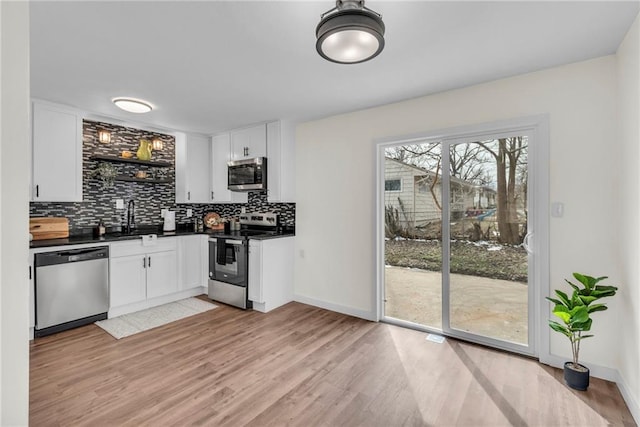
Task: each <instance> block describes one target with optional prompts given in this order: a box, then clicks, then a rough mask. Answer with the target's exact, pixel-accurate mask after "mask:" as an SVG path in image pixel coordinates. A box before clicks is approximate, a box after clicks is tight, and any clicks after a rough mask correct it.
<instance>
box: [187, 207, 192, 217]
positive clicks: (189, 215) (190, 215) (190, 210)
mask: <svg viewBox="0 0 640 427" xmlns="http://www.w3.org/2000/svg"><path fill="white" fill-rule="evenodd" d="M192 216H193V209H191V208H189V209H187V218H191V217H192Z"/></svg>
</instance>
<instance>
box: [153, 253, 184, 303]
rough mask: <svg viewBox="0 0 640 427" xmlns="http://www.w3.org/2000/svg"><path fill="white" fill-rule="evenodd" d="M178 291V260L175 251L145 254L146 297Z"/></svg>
mask: <svg viewBox="0 0 640 427" xmlns="http://www.w3.org/2000/svg"><path fill="white" fill-rule="evenodd" d="M174 292H178V260H177V254H176V251H165V252H156V253H153V254H149V255H147V298H155V297H159V296H162V295H168V294H172V293H174Z"/></svg>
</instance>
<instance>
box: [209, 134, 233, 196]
mask: <svg viewBox="0 0 640 427" xmlns="http://www.w3.org/2000/svg"><path fill="white" fill-rule="evenodd" d="M230 141H231V137H230V135H229V134H228V133H223V134H220V135H214V136H213V137H212V138H211V168H212V174H211V201H212V202H213V203H222V202H230V201H231V191H229V189H228V188H227V186H228V185H227V183H228V177H227V162H228V161H229V160H231V146H230V144H231V142H230Z"/></svg>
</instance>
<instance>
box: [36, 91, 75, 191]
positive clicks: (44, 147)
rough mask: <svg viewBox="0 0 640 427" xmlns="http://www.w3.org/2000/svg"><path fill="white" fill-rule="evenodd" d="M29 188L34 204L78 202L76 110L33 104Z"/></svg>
mask: <svg viewBox="0 0 640 427" xmlns="http://www.w3.org/2000/svg"><path fill="white" fill-rule="evenodd" d="M32 132H33V133H32V148H33V150H32V160H33V163H32V189H31V200H32V201H36V202H81V201H82V116H81V115H80V113H79V112H78V111H75V110H73V109H70V108H68V107H64V106H60V105H56V104H51V103H48V102H41V101H34V102H33V116H32Z"/></svg>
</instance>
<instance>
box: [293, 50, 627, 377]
mask: <svg viewBox="0 0 640 427" xmlns="http://www.w3.org/2000/svg"><path fill="white" fill-rule="evenodd" d="M372 90H373V88H372ZM544 113H548V114H549V118H550V159H551V160H550V170H549V174H550V181H551V188H550V200H551V201H561V202H563V203H564V204H565V215H564V217H563V218H552V219H551V222H550V245H551V247H550V260H551V261H550V275H551V277H550V284H551V287H552V288H553V287H563V286H566V285H565V284H564V281H563V279H564V278H565V277H570V274H571V273H572V272H574V271H579V272H583V273H586V274H590V275H598V276H599V275H609V276H610V277H611V279H612V280H611V282H612V283H615V282H619V275H618V274H617V271H616V270H617V261H616V257H615V254H616V248H617V242H616V239H615V231H612V230H615V229H616V228H615V227H614V223H615V221H616V207H617V206H618V205H619V200H617V197H616V196H617V192H616V191H615V190H616V187H615V186H616V184H617V183H618V179H617V176H618V173H619V172H618V170H619V165H618V161H619V158H620V157H619V153H617V151H616V150H615V147H616V145H617V138H616V132H617V121H616V57H615V56H608V57H603V58H598V59H595V60H591V61H587V62H582V63H576V64H571V65H567V66H563V67H558V68H554V69H549V70H545V71H540V72H536V73H531V74H527V75H522V76H517V77H513V78H508V79H503V80H499V81H494V82H490V83H486V84H482V85H477V86H472V87H468V88H464V89H459V90H455V91H450V92H445V93H441V94H437V95H432V96H427V97H422V98H416V99H412V100H408V101H404V102H400V103H396V104H391V105H386V106H382V107H377V108H372V109H368V110H363V111H358V112H354V113H350V114H344V115H340V116H335V117H329V118H326V119H322V120H318V121H313V122H307V123H303V124H301V125H300V126H299V127H298V131H297V139H296V163H297V164H296V166H297V173H296V178H297V189H298V191H297V195H296V196H297V205H296V217H297V218H296V263H295V292H296V295H297V299H298V300H299V301H302V302H307V303H314V304H316V305H319V306H323V307H326V308H332V309H336V310H337V311H342V312H346V313H351V314H355V315H361V316H362V317H365V318H373V317H374V313H375V307H376V301H375V297H374V295H375V293H374V288H375V283H376V278H375V271H376V269H375V244H376V242H375V212H374V209H375V180H374V177H375V153H374V148H373V147H374V143H373V140H374V139H377V138H388V137H392V136H396V135H406V134H412V133H419V132H429V131H436V130H438V129H446V128H451V127H456V126H463V125H471V124H478V123H486V122H493V121H499V120H505V119H509V118H514V117H522V116H531V115H537V114H544ZM301 251H302V254H303V255H304V256H301V255H302V254H301ZM567 289H568V288H567ZM544 304H547V306H548V303H546V302H545V303H544ZM620 304H621V301H620V299H618V301H613V300H612V301H611V303H610V306H611V308H612V310H609V311H608V312H606V313H598V315H599V316H598V317H599V318H598V319H597V321H596V322H594V332H595V334H596V338H593V339H592V340H591V342H587V341H585V343H584V345H583V349H582V357H581V358H582V360H583V361H584V362H585V363H587V364H590V363H591V364H597V365H602V366H605V367H615V365H616V361H617V360H616V357H617V356H616V354H615V352H611V351H609V350H610V349H611V348H616V347H617V346H618V345H619V335H618V334H616V333H611V331H615V330H616V326H617V325H618V321H619V320H620V319H619V317H618V316H617V311H616V309H615V307H616V306H618V307H619V306H620ZM544 329H545V330H544V331H541V332H542V333H544V334H549V331H548V329H547V328H544ZM550 350H551V353H552V354H556V355H558V356H562V357H563V358H565V359H568V358H569V357H570V346H569V343H568V341H567V340H566V338H565V337H563V336H560V335H559V334H553V335H552V336H551V342H550Z"/></svg>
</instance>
